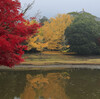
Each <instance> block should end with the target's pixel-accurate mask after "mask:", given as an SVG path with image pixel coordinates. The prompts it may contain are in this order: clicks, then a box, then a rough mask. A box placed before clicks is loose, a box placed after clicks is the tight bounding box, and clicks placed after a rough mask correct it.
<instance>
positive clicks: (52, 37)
mask: <svg viewBox="0 0 100 99" xmlns="http://www.w3.org/2000/svg"><path fill="white" fill-rule="evenodd" d="M72 20H73V18H72V17H71V16H70V15H68V14H59V15H57V16H56V17H55V18H50V20H49V21H45V22H44V25H43V26H42V27H41V28H40V29H39V33H38V34H37V35H36V36H34V37H31V38H29V40H28V49H29V50H30V49H32V48H36V49H37V50H38V51H43V50H44V49H45V48H46V49H48V50H61V49H62V48H63V47H64V46H65V44H64V43H65V36H64V32H65V29H66V28H67V27H68V26H70V24H71V23H72Z"/></svg>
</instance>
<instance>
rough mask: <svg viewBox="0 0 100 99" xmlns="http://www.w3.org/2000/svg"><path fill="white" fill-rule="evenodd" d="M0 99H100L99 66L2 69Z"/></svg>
mask: <svg viewBox="0 0 100 99" xmlns="http://www.w3.org/2000/svg"><path fill="white" fill-rule="evenodd" d="M0 99H100V70H89V69H67V70H60V71H1V72H0Z"/></svg>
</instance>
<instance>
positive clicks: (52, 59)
mask: <svg viewBox="0 0 100 99" xmlns="http://www.w3.org/2000/svg"><path fill="white" fill-rule="evenodd" d="M23 57H27V58H26V59H25V62H23V63H21V64H33V65H51V64H55V65H56V64H100V56H99V55H97V56H96V55H95V56H77V55H66V54H64V53H60V52H46V53H41V54H40V53H39V54H25V55H24V56H23Z"/></svg>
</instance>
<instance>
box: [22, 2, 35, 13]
mask: <svg viewBox="0 0 100 99" xmlns="http://www.w3.org/2000/svg"><path fill="white" fill-rule="evenodd" d="M34 3H35V0H34V1H33V2H32V3H29V4H28V5H27V7H26V8H25V9H24V10H22V11H21V13H23V14H24V15H25V14H26V12H27V11H28V10H30V9H31V8H32V6H33V4H34Z"/></svg>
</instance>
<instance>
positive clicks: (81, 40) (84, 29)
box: [65, 12, 100, 54]
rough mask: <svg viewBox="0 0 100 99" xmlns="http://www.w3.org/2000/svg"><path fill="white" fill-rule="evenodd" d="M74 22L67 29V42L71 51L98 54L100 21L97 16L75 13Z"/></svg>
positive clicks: (99, 49) (99, 47) (99, 51)
mask: <svg viewBox="0 0 100 99" xmlns="http://www.w3.org/2000/svg"><path fill="white" fill-rule="evenodd" d="M74 15H75V17H74V18H75V19H74V21H73V23H72V24H71V25H70V27H68V28H67V29H66V31H65V36H66V42H67V43H68V44H69V45H70V51H73V52H76V53H77V54H98V53H100V46H99V45H98V37H100V34H99V33H100V29H99V28H100V23H99V22H98V21H96V20H95V16H93V15H91V14H89V13H86V12H83V13H74Z"/></svg>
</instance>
